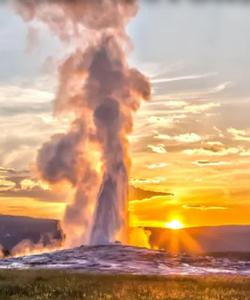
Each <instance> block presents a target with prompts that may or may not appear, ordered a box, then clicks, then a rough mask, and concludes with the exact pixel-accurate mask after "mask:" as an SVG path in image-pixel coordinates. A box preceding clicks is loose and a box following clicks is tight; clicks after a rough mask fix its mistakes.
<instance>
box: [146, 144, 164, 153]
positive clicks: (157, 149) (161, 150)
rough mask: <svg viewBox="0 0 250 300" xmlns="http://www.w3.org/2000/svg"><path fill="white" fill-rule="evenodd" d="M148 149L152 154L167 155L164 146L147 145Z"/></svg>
mask: <svg viewBox="0 0 250 300" xmlns="http://www.w3.org/2000/svg"><path fill="white" fill-rule="evenodd" d="M147 147H148V148H149V149H151V150H152V151H153V152H154V153H158V154H165V153H167V150H166V149H165V145H164V144H157V145H148V146H147Z"/></svg>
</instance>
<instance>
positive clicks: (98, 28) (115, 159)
mask: <svg viewBox="0 0 250 300" xmlns="http://www.w3.org/2000/svg"><path fill="white" fill-rule="evenodd" d="M15 5H16V8H17V11H18V12H19V13H20V14H21V16H22V17H23V18H24V20H26V21H32V20H33V19H35V18H36V19H38V20H39V21H42V22H45V23H46V24H47V25H48V27H49V28H50V29H51V31H52V32H54V33H55V34H57V35H58V37H59V38H60V39H62V40H63V41H64V42H66V43H74V44H76V45H77V47H76V49H75V52H74V53H72V54H71V55H70V56H69V57H68V58H67V59H66V60H65V61H64V63H63V64H62V65H61V67H60V69H59V87H58V91H57V94H56V97H55V114H68V113H69V112H70V113H72V112H73V113H74V116H75V120H74V121H73V122H72V125H71V128H70V130H69V131H68V132H67V133H65V134H60V135H55V136H52V137H51V139H50V141H49V142H48V143H46V144H44V145H43V147H42V148H41V149H40V151H39V153H38V157H37V167H38V170H39V173H40V175H41V177H42V178H43V179H44V180H46V181H48V182H50V183H51V184H54V183H58V182H69V183H71V185H72V186H73V188H74V196H73V200H72V203H71V204H69V205H68V207H67V208H66V211H65V217H64V229H66V237H68V238H69V234H71V235H72V237H71V244H74V243H79V242H88V243H90V244H104V243H109V242H112V241H114V240H116V239H118V240H121V241H123V242H126V241H127V236H128V232H127V228H128V216H127V200H128V195H127V194H128V177H129V166H130V158H129V154H128V140H127V136H128V134H130V133H131V131H132V127H133V112H135V111H136V110H137V109H138V108H139V106H140V102H141V100H142V99H148V98H149V97H150V85H149V82H148V80H147V79H146V78H145V77H144V75H142V74H141V73H140V72H139V71H137V70H135V69H131V68H130V67H129V66H128V63H127V60H126V52H127V50H128V48H129V46H130V45H129V39H128V37H127V35H126V32H125V28H126V24H127V23H128V21H129V20H130V19H131V18H132V17H133V16H135V14H136V12H137V9H138V7H137V6H138V5H137V1H136V0H71V1H69V0H44V1H36V0H19V1H15ZM86 41H87V42H86ZM98 160H100V161H101V162H102V163H101V168H99V167H98V163H96V162H97V161H98Z"/></svg>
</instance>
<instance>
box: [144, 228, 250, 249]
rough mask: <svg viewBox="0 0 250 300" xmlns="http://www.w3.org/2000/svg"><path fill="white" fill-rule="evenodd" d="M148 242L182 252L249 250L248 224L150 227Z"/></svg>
mask: <svg viewBox="0 0 250 300" xmlns="http://www.w3.org/2000/svg"><path fill="white" fill-rule="evenodd" d="M149 230H150V231H151V235H150V244H151V245H152V246H154V247H157V248H160V249H166V250H167V251H171V250H173V249H174V248H179V250H180V251H182V252H200V251H202V252H205V253H211V252H250V226H238V225H229V226H213V227H194V228H184V229H181V230H170V229H163V228H150V229H149Z"/></svg>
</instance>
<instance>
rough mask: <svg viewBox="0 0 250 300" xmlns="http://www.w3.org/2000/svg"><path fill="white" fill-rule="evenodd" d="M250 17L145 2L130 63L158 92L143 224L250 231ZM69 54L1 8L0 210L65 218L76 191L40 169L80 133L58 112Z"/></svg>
mask: <svg viewBox="0 0 250 300" xmlns="http://www.w3.org/2000/svg"><path fill="white" fill-rule="evenodd" d="M249 14H250V6H249V5H247V4H246V5H241V4H224V5H223V4H220V5H219V4H207V5H194V4H176V5H174V4H169V3H168V1H158V2H157V4H152V3H151V2H150V1H148V2H147V1H146V2H144V1H141V8H140V11H139V14H138V15H137V17H136V18H135V19H134V20H133V21H132V22H131V24H130V26H129V28H128V32H129V35H130V36H131V39H132V41H133V44H134V46H133V51H132V52H131V53H130V64H131V66H136V67H137V68H139V69H140V70H141V71H142V72H144V73H145V74H146V75H147V76H148V77H149V78H150V80H151V83H152V90H153V94H152V98H151V100H150V101H149V102H147V103H144V104H143V106H142V108H141V109H140V111H139V112H138V113H137V114H136V116H135V128H134V132H133V135H132V136H131V137H130V142H131V157H132V163H133V165H132V169H131V174H130V184H131V186H134V187H136V188H138V189H141V190H147V191H149V192H148V193H143V191H141V190H139V192H138V193H139V194H140V192H141V194H142V195H144V196H143V197H142V196H140V197H138V198H140V199H133V201H131V202H130V212H131V225H132V226H137V225H140V226H159V227H164V226H165V224H167V223H168V222H171V220H175V219H178V220H180V222H181V223H183V224H184V226H204V225H208V226H210V225H220V224H250V187H249V177H250V118H249V113H250V85H249V78H250V55H249V49H250V18H249ZM69 51H70V49H69V48H68V47H66V46H65V45H64V44H62V42H60V41H59V40H58V38H57V37H56V36H53V35H52V34H51V33H50V32H49V30H48V29H47V28H46V26H45V25H43V24H41V23H36V22H33V23H32V25H31V26H30V27H28V26H27V24H25V23H24V22H23V21H22V19H21V18H20V17H19V16H17V15H16V14H15V13H14V12H13V11H12V10H11V9H10V8H9V7H7V6H4V5H2V7H0V124H1V134H0V214H11V215H27V216H33V217H43V218H59V219H61V218H62V215H63V211H64V208H65V205H66V202H67V200H68V199H67V195H66V194H65V193H62V192H60V188H59V187H56V188H55V189H54V190H51V189H50V188H49V187H48V186H47V185H46V184H44V183H42V182H41V181H38V180H36V179H35V174H34V172H33V171H32V170H33V164H34V161H35V158H36V153H37V151H38V149H39V148H40V147H41V145H42V144H43V143H44V142H45V141H47V140H48V138H49V137H50V136H51V135H52V134H54V133H58V132H64V131H65V129H66V128H67V126H68V121H67V119H63V120H61V119H60V120H59V119H56V118H53V115H52V110H53V97H54V92H55V90H56V85H57V67H58V65H59V64H60V62H61V61H62V59H63V58H64V57H65V56H67V54H68V53H69ZM153 192H155V193H153ZM138 193H137V194H138ZM134 198H135V197H134Z"/></svg>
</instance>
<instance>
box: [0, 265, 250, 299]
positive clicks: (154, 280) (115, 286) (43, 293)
mask: <svg viewBox="0 0 250 300" xmlns="http://www.w3.org/2000/svg"><path fill="white" fill-rule="evenodd" d="M0 299H1V300H8V299H15V300H19V299H20V300H28V299H41V300H43V299H51V300H53V299H58V300H59V299H60V300H64V299H67V300H71V299H86V300H91V299H93V300H112V299H115V300H116V299H117V300H118V299H124V300H137V299H140V300H174V299H176V300H177V299H178V300H203V299H204V300H249V299H250V277H237V276H204V277H190V276H187V277H186V276H178V277H173V276H171V277H158V276H135V275H96V274H82V273H75V272H74V273H73V272H64V271H46V270H43V271H28V270H26V271H14V270H6V271H5V270H4V271H0Z"/></svg>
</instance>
